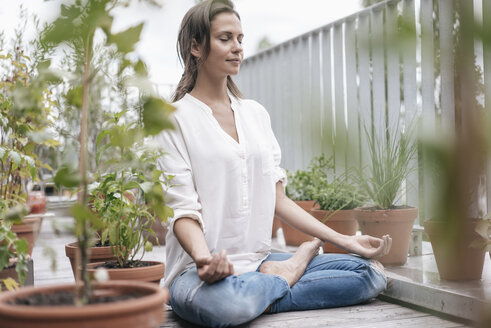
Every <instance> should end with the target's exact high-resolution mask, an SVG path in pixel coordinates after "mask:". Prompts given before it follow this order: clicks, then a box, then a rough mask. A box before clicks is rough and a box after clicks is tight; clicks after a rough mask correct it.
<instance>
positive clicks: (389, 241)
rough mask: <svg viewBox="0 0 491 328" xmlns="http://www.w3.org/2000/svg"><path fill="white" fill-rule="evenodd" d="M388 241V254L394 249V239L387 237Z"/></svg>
mask: <svg viewBox="0 0 491 328" xmlns="http://www.w3.org/2000/svg"><path fill="white" fill-rule="evenodd" d="M387 240H388V243H389V245H388V246H387V253H389V252H390V249H391V247H392V238H391V237H390V236H389V235H387Z"/></svg>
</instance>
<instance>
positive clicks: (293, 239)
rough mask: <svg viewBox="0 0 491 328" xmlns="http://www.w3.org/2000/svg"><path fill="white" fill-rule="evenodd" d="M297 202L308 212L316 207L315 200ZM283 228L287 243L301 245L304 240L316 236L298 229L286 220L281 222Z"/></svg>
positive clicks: (309, 239)
mask: <svg viewBox="0 0 491 328" xmlns="http://www.w3.org/2000/svg"><path fill="white" fill-rule="evenodd" d="M295 203H297V205H298V206H300V207H301V208H303V209H304V210H305V211H306V212H307V213H310V210H311V209H312V208H313V207H314V203H315V202H314V201H313V200H297V201H295ZM281 228H282V229H283V236H285V244H287V245H290V246H300V245H301V244H302V243H303V242H306V241H311V240H313V239H314V237H312V236H309V235H307V234H305V233H303V232H300V231H298V230H297V229H295V228H293V227H291V226H290V225H288V224H287V223H285V222H281Z"/></svg>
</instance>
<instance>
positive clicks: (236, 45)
mask: <svg viewBox="0 0 491 328" xmlns="http://www.w3.org/2000/svg"><path fill="white" fill-rule="evenodd" d="M242 50H243V49H242V44H241V43H240V42H239V40H237V39H236V40H235V41H234V47H233V49H232V51H233V52H234V53H241V52H242Z"/></svg>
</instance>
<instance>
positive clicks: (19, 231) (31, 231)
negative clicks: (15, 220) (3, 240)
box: [12, 218, 41, 255]
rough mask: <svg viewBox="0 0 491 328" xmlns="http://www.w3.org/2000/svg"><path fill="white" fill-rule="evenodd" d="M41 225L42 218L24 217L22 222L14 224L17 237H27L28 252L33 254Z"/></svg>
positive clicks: (13, 229)
mask: <svg viewBox="0 0 491 328" xmlns="http://www.w3.org/2000/svg"><path fill="white" fill-rule="evenodd" d="M40 227H41V218H30V219H23V220H22V224H14V225H12V232H15V234H16V235H17V237H19V238H25V239H26V240H27V243H28V244H29V248H28V251H27V254H29V255H32V249H33V247H34V240H35V237H36V235H37V233H38V231H39V228H40Z"/></svg>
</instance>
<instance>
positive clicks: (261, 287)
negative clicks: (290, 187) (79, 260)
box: [158, 0, 391, 327]
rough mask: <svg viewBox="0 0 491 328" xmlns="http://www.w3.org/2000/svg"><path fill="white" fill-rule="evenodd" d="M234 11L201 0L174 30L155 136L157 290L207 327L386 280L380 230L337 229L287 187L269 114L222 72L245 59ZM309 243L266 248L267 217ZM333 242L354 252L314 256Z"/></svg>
mask: <svg viewBox="0 0 491 328" xmlns="http://www.w3.org/2000/svg"><path fill="white" fill-rule="evenodd" d="M242 38H243V33H242V28H241V23H240V17H239V15H238V13H237V12H236V11H235V10H234V7H233V4H232V2H231V1H227V0H222V1H216V0H215V1H204V2H201V3H199V4H197V5H196V6H194V7H193V8H191V9H190V10H189V11H188V13H187V14H186V15H185V17H184V19H183V21H182V24H181V28H180V31H179V37H178V52H179V55H180V57H181V59H182V61H183V63H184V68H185V71H184V74H183V76H182V79H181V81H180V83H179V85H178V87H177V90H176V93H175V96H174V101H175V103H174V105H175V106H176V108H177V110H176V112H175V115H174V116H173V120H174V125H175V130H174V131H171V132H164V133H162V134H161V135H159V137H158V142H159V143H160V144H161V145H162V146H163V148H164V149H165V150H166V151H167V154H166V155H164V156H163V157H162V158H160V159H159V165H160V167H161V169H162V171H164V172H166V174H168V175H170V176H172V179H171V183H172V185H173V186H172V187H171V188H170V189H169V190H168V194H167V196H166V199H167V201H168V204H169V206H171V207H172V208H173V209H174V217H173V218H172V219H171V220H170V223H169V232H168V234H167V240H166V252H167V254H166V256H167V259H166V276H165V285H166V286H167V287H169V288H170V291H171V301H170V302H171V305H172V308H173V310H174V311H175V312H176V313H177V314H178V315H179V316H180V317H182V318H183V319H185V320H188V321H190V322H193V323H195V324H200V325H204V326H216V327H223V326H230V325H238V324H241V323H244V322H247V321H250V320H252V319H254V318H256V317H257V316H259V315H260V314H262V313H263V312H271V313H274V312H283V311H292V310H306V309H318V308H327V307H334V306H343V305H350V304H356V303H360V302H363V301H366V300H367V299H370V298H372V297H375V296H376V295H378V293H380V292H381V291H382V290H383V289H384V288H385V286H386V277H385V274H384V272H383V267H382V266H381V265H380V264H379V263H378V262H376V261H374V260H367V259H365V258H374V257H377V256H381V255H385V254H386V253H387V252H388V251H389V249H390V245H391V239H390V237H389V236H384V237H383V238H382V239H378V238H373V237H369V236H345V235H341V234H339V233H337V232H335V231H333V230H331V229H330V228H328V227H326V226H325V225H323V224H321V223H320V222H319V221H317V220H316V219H314V218H313V217H312V216H310V215H309V214H308V213H306V212H305V211H303V210H302V209H301V208H300V207H298V206H297V205H296V204H295V203H294V202H293V201H291V200H290V199H288V198H287V197H286V196H285V193H284V184H285V178H286V177H285V172H284V170H283V169H281V168H280V166H279V164H280V159H281V152H280V148H279V145H278V143H277V141H276V139H275V137H274V135H273V132H272V130H271V124H270V121H269V116H268V113H267V111H266V110H265V109H264V108H263V107H262V106H261V105H260V104H258V103H257V102H254V101H252V100H245V99H241V95H240V92H239V90H238V88H237V87H236V86H235V84H234V83H233V81H232V80H231V78H230V76H231V75H235V74H237V73H238V72H239V67H240V64H241V61H242V58H243V52H242V45H241V43H242ZM275 213H276V214H277V215H278V216H279V217H280V218H281V219H282V220H283V221H285V222H287V223H288V224H290V225H291V226H293V227H295V228H297V229H299V230H301V231H303V232H305V233H307V234H310V235H312V236H314V237H316V239H314V241H312V242H307V243H304V244H302V245H301V246H300V247H299V248H298V250H297V252H296V253H295V254H271V229H272V222H273V215H274V214H275ZM324 242H330V243H332V244H334V245H336V246H338V247H341V248H343V249H345V250H347V251H349V252H351V253H355V254H358V255H360V256H353V255H339V254H322V255H317V254H318V249H319V247H320V246H321V245H322V244H323V243H324Z"/></svg>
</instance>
